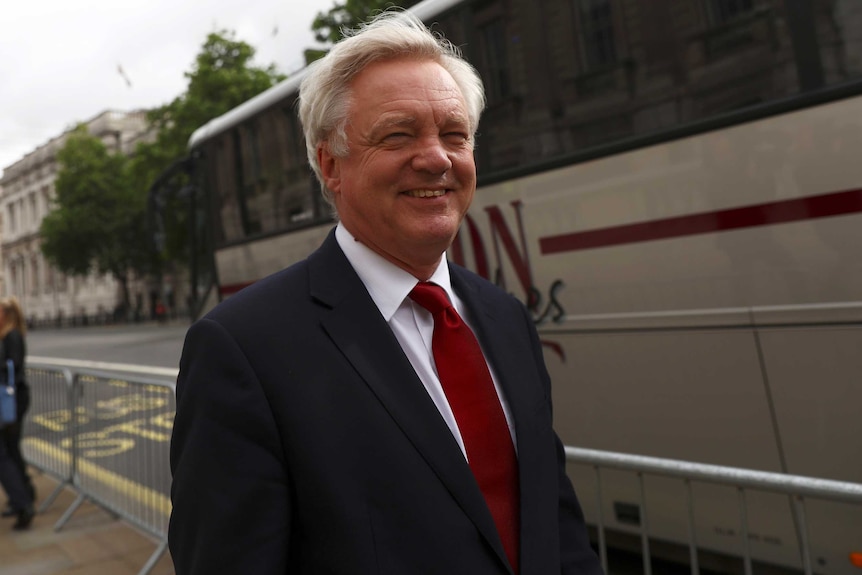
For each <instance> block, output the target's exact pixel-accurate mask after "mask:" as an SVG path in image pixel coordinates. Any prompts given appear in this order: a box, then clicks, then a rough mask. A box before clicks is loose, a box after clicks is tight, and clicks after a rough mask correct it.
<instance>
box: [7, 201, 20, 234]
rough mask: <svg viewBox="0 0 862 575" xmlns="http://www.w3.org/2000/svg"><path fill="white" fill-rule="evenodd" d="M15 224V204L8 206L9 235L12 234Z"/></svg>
mask: <svg viewBox="0 0 862 575" xmlns="http://www.w3.org/2000/svg"><path fill="white" fill-rule="evenodd" d="M17 225H18V224H17V222H16V221H15V204H12V203H10V204H9V233H14V232H15V228H16V227H17Z"/></svg>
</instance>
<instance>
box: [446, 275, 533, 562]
mask: <svg viewBox="0 0 862 575" xmlns="http://www.w3.org/2000/svg"><path fill="white" fill-rule="evenodd" d="M450 272H451V273H450V275H451V277H452V285H453V287H454V288H455V290H456V291H457V292H458V296H459V297H460V298H461V299H462V300H463V302H464V304H465V305H466V306H467V309H469V310H470V311H471V317H470V319H471V322H472V323H473V326H474V328H475V330H476V337H477V338H479V341H480V342H481V343H482V350H483V351H484V352H485V354H486V355H487V359H488V361H489V362H490V363H491V365H492V366H493V368H494V374H495V375H496V377H497V381H498V383H499V384H500V388H501V390H502V392H503V394H504V395H505V397H506V400H507V402H508V404H509V410H510V412H511V414H512V419H513V424H514V427H515V437H516V440H517V444H518V474H519V480H520V485H521V530H520V534H521V537H520V545H521V567H522V569H521V572H522V573H528V572H530V564H531V562H532V560H533V558H534V557H535V553H534V552H533V549H534V547H535V548H542V542H540V541H536V538H535V536H536V535H538V534H541V533H546V532H547V531H546V530H547V525H543V524H542V522H543V520H542V516H541V509H542V508H543V505H542V498H543V497H545V498H546V497H547V495H548V494H546V493H542V491H543V489H542V488H540V487H539V484H538V482H537V478H536V470H537V469H540V468H541V465H540V460H539V459H538V458H537V456H538V454H539V453H540V451H541V446H540V445H539V444H538V443H537V442H539V441H540V440H539V434H538V433H537V430H536V427H535V426H536V424H537V419H536V418H537V411H539V410H541V409H546V408H547V401H548V399H547V398H546V397H545V396H544V393H543V392H542V387H541V382H540V381H539V379H538V376H537V373H536V370H535V363H534V359H533V357H532V353H531V350H530V349H529V347H525V343H524V341H525V339H524V333H523V330H524V328H525V327H526V326H525V325H524V324H522V323H520V322H518V321H516V320H519V319H520V318H519V317H512V316H511V315H508V314H507V315H506V316H505V317H501V316H500V310H501V309H505V306H504V305H500V303H499V300H497V299H496V297H498V296H496V294H491V293H483V284H478V283H476V282H473V281H472V278H471V276H469V275H467V274H465V273H464V272H463V271H462V270H460V269H458V268H455V267H452V266H450Z"/></svg>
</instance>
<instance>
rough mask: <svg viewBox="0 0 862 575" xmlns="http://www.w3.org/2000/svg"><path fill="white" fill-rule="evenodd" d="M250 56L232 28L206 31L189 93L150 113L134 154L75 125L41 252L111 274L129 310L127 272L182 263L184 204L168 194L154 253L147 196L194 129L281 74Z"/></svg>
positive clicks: (79, 271) (61, 265)
mask: <svg viewBox="0 0 862 575" xmlns="http://www.w3.org/2000/svg"><path fill="white" fill-rule="evenodd" d="M254 54H255V50H254V48H252V47H251V46H250V45H248V44H246V43H245V42H241V41H238V40H236V39H235V38H234V36H233V33H232V32H227V31H222V32H219V33H212V34H210V35H209V36H207V39H206V42H205V43H204V44H203V46H202V48H201V51H200V53H199V54H198V56H197V58H196V60H195V64H194V66H193V67H192V69H191V70H190V71H189V72H187V73H186V78H187V79H188V81H189V83H188V88H187V90H186V92H185V93H184V94H182V95H180V96H178V97H177V98H175V99H174V100H173V101H172V102H170V103H168V104H166V105H164V106H162V107H160V108H157V109H154V110H151V111H150V112H148V114H147V119H148V122H149V124H150V127H151V129H152V130H153V131H154V132H153V133H154V134H155V138H154V139H153V141H151V142H148V143H142V144H139V145H138V147H137V149H136V151H135V153H134V155H133V156H132V157H126V156H124V155H122V154H121V153H111V152H110V151H109V150H108V148H107V147H106V146H105V145H104V143H102V141H101V140H99V139H98V138H96V137H93V136H91V135H90V134H89V133H88V132H87V128H86V126H83V125H82V126H79V127H78V128H76V129H75V130H74V131H72V132H71V133H70V134H69V136H68V139H67V141H66V144H65V145H64V147H63V149H62V150H60V152H59V153H58V156H57V159H58V162H59V165H60V171H59V173H58V175H57V180H56V182H55V187H56V192H57V194H56V206H55V207H56V209H54V210H53V211H52V212H50V213H49V214H48V215H47V216H46V217H45V219H44V220H43V222H42V228H41V234H42V252H43V253H44V255H45V258H46V259H47V260H48V261H49V262H51V263H52V264H53V265H54V266H56V267H57V268H58V269H59V270H60V271H62V272H64V273H66V274H69V275H85V274H87V273H89V272H91V271H94V270H96V271H99V272H100V273H110V274H112V275H113V276H114V277H115V278H116V279H117V280H118V282H120V284H121V286H122V287H123V295H124V301H123V304H124V305H125V306H127V307H126V309H128V304H129V298H128V288H127V285H128V279H129V277H130V273H131V272H135V273H137V274H138V275H139V276H141V277H143V276H146V275H149V274H152V273H156V272H157V271H158V267H159V265H160V264H161V263H163V261H164V260H173V261H179V262H180V263H182V264H187V263H188V262H187V254H186V252H187V247H186V244H187V241H188V233H187V227H186V221H187V219H188V216H187V214H186V211H187V209H188V206H187V205H186V204H187V202H184V200H183V199H182V198H177V197H173V198H170V201H169V204H168V209H169V211H170V212H171V213H172V215H173V216H174V217H173V218H172V219H171V220H169V221H170V224H171V226H170V229H168V230H167V233H168V244H167V249H166V250H165V252H166V253H163V254H155V253H154V252H153V249H152V247H151V246H152V242H151V241H150V240H151V230H149V229H148V226H147V217H146V216H147V205H146V203H147V194H148V191H149V188H150V186H151V185H152V183H153V182H154V181H155V180H156V179H157V177H158V176H159V174H161V173H162V172H163V171H164V170H165V169H166V168H167V167H168V166H169V165H171V164H172V163H173V162H174V161H176V160H178V159H180V158H182V157H184V156H185V155H186V154H187V149H186V147H187V144H188V141H189V138H190V137H191V134H192V132H193V131H194V130H195V129H197V128H198V127H200V126H202V125H204V124H205V123H206V122H208V121H209V120H211V119H213V118H215V117H216V116H219V115H221V114H223V113H225V112H227V111H228V110H230V109H231V108H234V107H236V106H238V105H239V104H241V103H242V102H244V101H246V100H248V99H249V98H252V97H253V96H256V95H257V94H259V93H260V92H262V91H263V90H265V89H267V88H269V87H270V86H272V85H273V84H274V83H276V82H277V81H280V80H282V79H283V78H284V77H283V76H282V75H280V74H278V73H277V72H276V70H275V68H274V66H272V65H270V66H268V67H266V68H259V67H255V66H252V65H251V61H252V59H253V57H254ZM183 183H184V182H179V183H178V184H179V185H182V184H183ZM157 256H160V257H161V260H160V259H159V258H157Z"/></svg>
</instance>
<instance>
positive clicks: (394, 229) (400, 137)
mask: <svg viewBox="0 0 862 575" xmlns="http://www.w3.org/2000/svg"><path fill="white" fill-rule="evenodd" d="M351 89H352V98H351V100H350V105H349V113H348V123H347V129H346V133H347V144H348V150H349V151H348V153H347V156H345V157H342V158H338V157H334V156H332V155H331V154H329V152H328V151H327V149H326V147H325V146H322V147H321V148H320V149H319V150H318V160H319V161H320V165H321V172H322V174H323V176H324V180H325V182H326V184H327V187H329V189H330V190H332V191H333V193H334V196H335V206H336V209H337V210H338V215H339V218H340V219H341V222H342V224H343V225H344V226H345V227H346V228H347V229H348V230H349V231H350V232H351V233H352V234H353V235H354V236H355V237H356V239H358V240H359V241H361V242H362V243H364V244H365V245H366V246H368V247H369V248H371V249H372V250H374V251H375V252H377V253H378V254H380V255H381V256H383V257H384V258H386V259H387V260H389V261H391V262H393V263H394V264H396V265H398V266H399V267H401V268H403V269H405V270H407V271H409V272H411V273H414V275H416V276H417V277H420V276H421V275H425V271H427V267H428V266H433V265H436V263H437V262H438V261H439V258H440V256H441V254H442V253H443V252H444V251H445V250H446V249H447V248H448V247H449V244H450V243H451V242H452V240H453V239H454V237H455V234H456V233H457V231H458V226H459V225H460V223H461V219H462V218H463V217H464V214H465V212H466V211H467V208H468V207H469V206H470V202H471V201H472V199H473V193H474V192H475V190H476V166H475V163H474V160H473V142H472V138H471V133H470V129H469V122H468V118H467V107H466V104H465V103H464V98H463V96H462V95H461V91H460V90H459V88H458V85H457V84H456V83H455V81H454V80H453V79H452V76H450V75H449V73H448V72H447V71H446V70H445V69H444V68H443V67H442V66H440V65H439V64H437V63H435V62H432V61H423V60H415V59H407V60H403V59H402V60H390V61H383V62H376V63H373V64H370V65H369V66H368V67H366V68H365V69H364V70H363V71H362V72H360V73H359V74H358V75H357V76H356V77H355V78H354V79H353V81H352V83H351ZM432 271H433V268H432ZM423 279H424V278H423Z"/></svg>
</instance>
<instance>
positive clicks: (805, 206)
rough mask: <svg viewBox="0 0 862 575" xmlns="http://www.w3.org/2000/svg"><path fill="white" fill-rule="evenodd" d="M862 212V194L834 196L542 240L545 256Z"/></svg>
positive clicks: (836, 194)
mask: <svg viewBox="0 0 862 575" xmlns="http://www.w3.org/2000/svg"><path fill="white" fill-rule="evenodd" d="M858 212H862V190H848V191H844V192H834V193H831V194H822V195H818V196H809V197H807V198H797V199H793V200H782V201H779V202H769V203H765V204H757V205H754V206H746V207H743V208H731V209H727V210H718V211H715V212H704V213H700V214H691V215H688V216H677V217H674V218H665V219H662V220H653V221H650V222H641V223H637V224H626V225H623V226H613V227H610V228H600V229H596V230H589V231H585V232H575V233H571V234H561V235H557V236H547V237H544V238H540V239H539V249H540V250H541V252H542V254H543V255H548V254H557V253H562V252H572V251H578V250H589V249H593V248H603V247H608V246H617V245H621V244H633V243H639V242H648V241H652V240H663V239H667V238H678V237H682V236H693V235H697V234H708V233H711V232H724V231H728V230H738V229H742V228H753V227H758V226H769V225H773V224H784V223H788V222H798V221H803V220H813V219H817V218H827V217H830V216H842V215H846V214H854V213H858Z"/></svg>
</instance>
